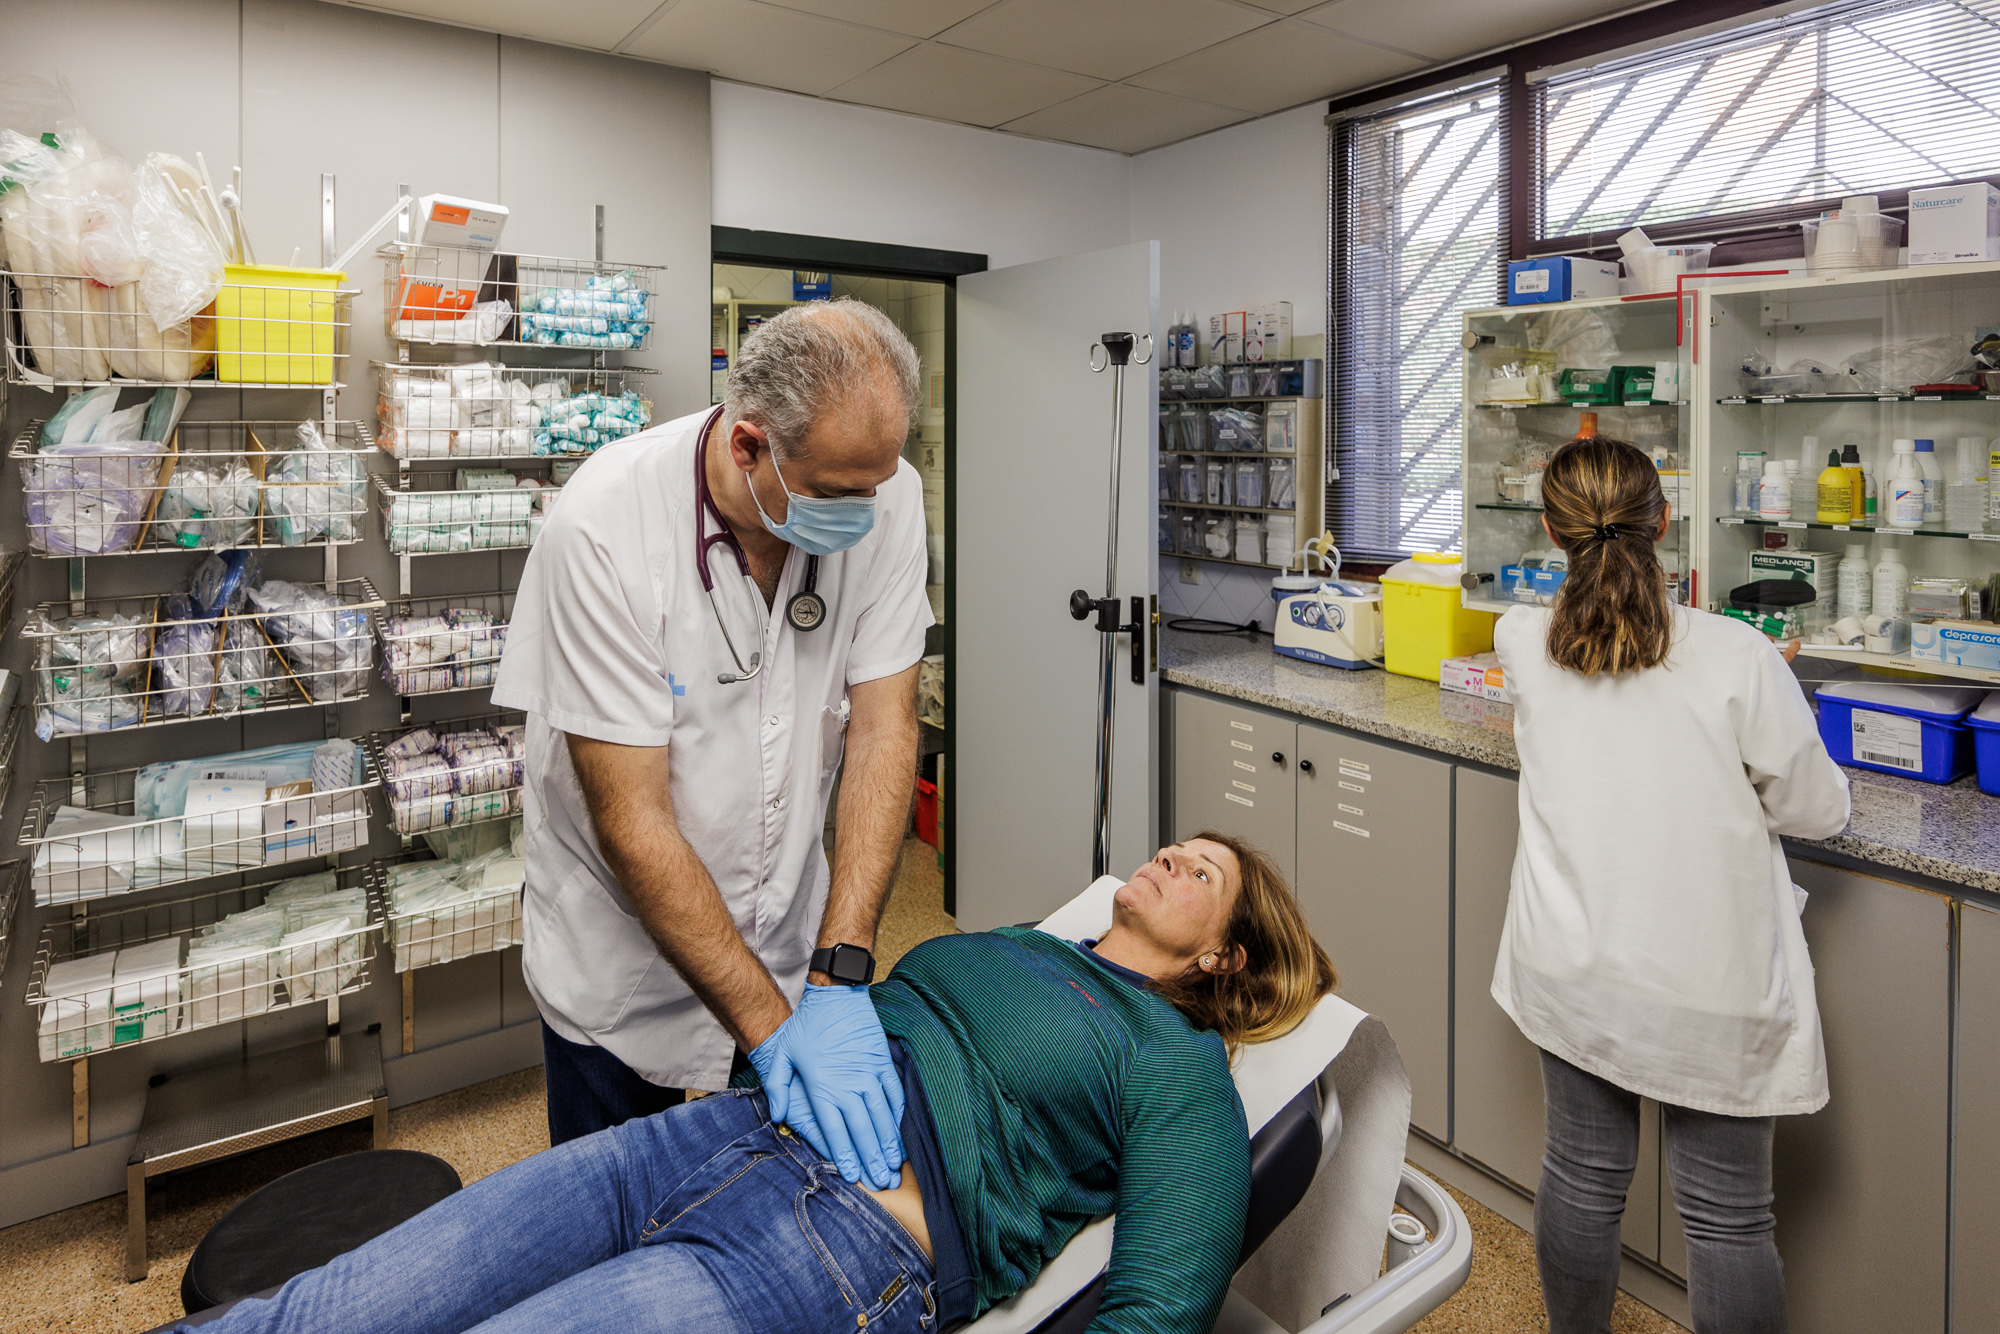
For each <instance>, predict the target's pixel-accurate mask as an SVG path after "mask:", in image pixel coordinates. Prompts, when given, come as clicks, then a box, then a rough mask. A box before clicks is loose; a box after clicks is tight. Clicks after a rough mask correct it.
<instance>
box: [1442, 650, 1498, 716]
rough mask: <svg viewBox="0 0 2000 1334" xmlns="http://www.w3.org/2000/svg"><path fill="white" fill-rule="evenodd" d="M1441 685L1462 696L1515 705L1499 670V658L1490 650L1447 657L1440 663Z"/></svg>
mask: <svg viewBox="0 0 2000 1334" xmlns="http://www.w3.org/2000/svg"><path fill="white" fill-rule="evenodd" d="M1438 684H1439V685H1440V686H1443V687H1444V688H1445V689H1446V690H1450V691H1455V692H1457V693H1458V694H1461V695H1475V696H1478V697H1479V698H1481V699H1490V700H1497V701H1499V702H1500V703H1503V704H1506V703H1511V702H1512V699H1511V697H1510V696H1509V695H1508V694H1507V683H1506V680H1505V678H1504V676H1503V674H1502V673H1501V671H1500V655H1499V654H1498V653H1494V652H1490V651H1489V652H1486V653H1472V654H1468V655H1467V656H1465V657H1463V658H1446V659H1445V660H1444V661H1443V662H1441V663H1439V664H1438Z"/></svg>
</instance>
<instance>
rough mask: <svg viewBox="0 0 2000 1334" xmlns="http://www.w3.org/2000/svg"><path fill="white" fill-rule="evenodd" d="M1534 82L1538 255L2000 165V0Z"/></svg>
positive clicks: (1847, 10)
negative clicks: (1637, 230) (1611, 236)
mask: <svg viewBox="0 0 2000 1334" xmlns="http://www.w3.org/2000/svg"><path fill="white" fill-rule="evenodd" d="M1533 77H1534V76H1532V75H1531V76H1530V78H1531V79H1532V78H1533ZM1534 87H1535V93H1534V96H1535V107H1534V126H1535V163H1536V167H1537V176H1538V181H1537V189H1536V190H1535V191H1534V204H1535V217H1534V222H1533V228H1534V237H1535V240H1536V241H1537V242H1541V241H1546V240H1550V239H1556V238H1560V239H1568V238H1579V237H1585V236H1589V235H1591V234H1593V233H1605V234H1608V233H1616V232H1621V231H1624V230H1625V229H1627V228H1630V227H1634V226H1643V225H1646V224H1670V223H1673V222H1674V221H1676V220H1680V219H1692V218H1712V217H1716V216H1717V215H1736V214H1756V213H1759V212H1764V211H1767V210H1783V209H1786V208H1787V207H1788V206H1789V207H1790V208H1791V209H1792V210H1793V212H1794V215H1796V213H1797V212H1799V211H1801V210H1800V208H1799V206H1802V205H1813V204H1815V203H1816V202H1817V201H1823V200H1838V199H1839V198H1840V197H1842V196H1844V195H1852V194H1876V193H1882V192H1889V191H1900V190H1906V189H1909V188H1911V187H1913V186H1924V185H1937V184H1943V183H1945V182H1948V181H1955V180H1964V179H1966V178H1969V177H1978V176H1985V175H1988V174H1990V173H1993V172H1995V171H1996V170H2000V100H1997V99H2000V0H1888V2H1887V3H1884V0H1867V2H1864V3H1851V2H1850V3H1843V4H1836V5H1825V6H1821V7H1818V8H1815V9H1810V10H1803V11H1800V12H1798V13H1795V14H1792V15H1790V16H1787V17H1785V18H1782V19H1773V20H1769V21H1766V22H1762V23H1757V24H1752V25H1750V26H1748V27H1745V28H1737V29H1734V30H1732V31H1730V32H1727V33H1724V34H1719V35H1715V36H1710V37H1704V38H1700V39H1697V40H1694V41H1690V42H1687V43H1684V44H1681V45H1678V46H1673V47H1668V48H1665V49H1660V50H1654V51H1648V52H1645V53H1644V54H1641V55H1636V56H1632V57H1629V58H1627V59H1623V60H1618V61H1612V62H1608V63H1604V64H1599V65H1595V66H1592V67H1590V68H1588V69H1581V70H1576V71H1573V72H1568V73H1561V74H1556V75H1553V76H1551V77H1548V78H1546V79H1542V80H1541V81H1539V82H1538V83H1536V84H1535V85H1534ZM1807 211H1809V210H1807ZM1595 239H1597V240H1602V239H1603V238H1602V237H1597V238H1595ZM1542 248H1543V247H1540V246H1537V249H1542ZM1554 248H1555V249H1561V248H1563V247H1560V246H1558V247H1554Z"/></svg>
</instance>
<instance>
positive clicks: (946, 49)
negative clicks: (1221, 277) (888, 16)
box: [832, 29, 1317, 127]
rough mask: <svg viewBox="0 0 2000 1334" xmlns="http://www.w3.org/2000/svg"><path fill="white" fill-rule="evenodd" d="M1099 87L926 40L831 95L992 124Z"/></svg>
mask: <svg viewBox="0 0 2000 1334" xmlns="http://www.w3.org/2000/svg"><path fill="white" fill-rule="evenodd" d="M1313 31H1317V30H1316V29H1315V30H1313ZM1095 86H1096V84H1095V83H1094V82H1093V81H1092V80H1090V79H1086V78H1083V77H1081V76H1079V75H1075V74H1066V73H1064V72H1063V71H1061V70H1053V69H1043V68H1041V67H1039V66H1036V65H1023V64H1019V63H1017V62H1015V61H1012V60H1001V59H999V58H998V57H995V56H988V55H982V54H980V53H978V52H976V51H961V50H959V49H958V48H956V47H950V46H936V45H932V44H930V43H925V44H924V45H922V46H918V47H915V48H913V49H911V50H908V51H905V52H904V53H903V54H902V55H900V56H897V57H896V58H895V59H894V60H890V61H886V62H884V63H883V64H881V65H878V66H876V67H875V68H874V69H871V70H869V71H868V72H867V73H866V74H863V75H861V76H860V77H859V78H857V79H853V80H851V81H850V82H847V83H844V84H841V85H840V86H839V87H837V88H835V89H834V90H833V93H832V95H833V96H834V97H837V98H840V99H841V100H842V101H846V102H860V103H863V104H864V105H867V106H871V107H886V108H888V109H889V110H891V111H908V112H910V113H912V114H914V115H918V116H931V117H934V118H936V119H938V120H955V121H960V122H963V123H964V124H967V125H985V126H989V127H990V126H994V125H999V124H1001V123H1002V122H1003V121H1010V120H1016V119H1018V118H1019V117H1022V116H1025V115H1027V114H1028V113H1029V112H1031V111H1040V110H1041V109H1042V108H1043V107H1046V106H1053V105H1054V104H1055V103H1057V102H1062V101H1066V100H1067V99H1069V98H1072V97H1075V96H1077V95H1078V94H1079V93H1086V92H1089V91H1090V90H1091V89H1092V88H1093V87H1095Z"/></svg>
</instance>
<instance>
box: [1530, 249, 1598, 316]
mask: <svg viewBox="0 0 2000 1334" xmlns="http://www.w3.org/2000/svg"><path fill="white" fill-rule="evenodd" d="M1617 295H1618V266H1617V265H1616V264H1613V263H1609V262H1606V261H1604V260H1597V259H1573V258H1571V257H1570V256H1568V255H1551V256H1549V257H1548V258H1546V259H1517V260H1514V261H1512V262H1510V263H1509V264H1508V265H1507V304H1508V305H1510V306H1532V305H1536V304H1538V303H1541V302H1546V301H1580V300H1583V299H1584V298H1586V297H1599V296H1617Z"/></svg>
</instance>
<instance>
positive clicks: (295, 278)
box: [215, 264, 347, 384]
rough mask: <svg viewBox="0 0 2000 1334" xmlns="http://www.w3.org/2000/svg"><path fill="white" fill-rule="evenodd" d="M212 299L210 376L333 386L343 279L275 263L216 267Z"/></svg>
mask: <svg viewBox="0 0 2000 1334" xmlns="http://www.w3.org/2000/svg"><path fill="white" fill-rule="evenodd" d="M223 272H224V275H225V276H224V280H223V288H222V290H221V291H220V292H219V293H217V294H216V298H215V378H216V379H218V380H222V381H225V382H227V383H230V384H332V383H333V352H334V336H335V334H336V332H337V329H338V322H339V309H340V298H339V297H338V296H336V295H335V292H336V289H338V288H339V286H340V283H341V280H342V279H344V278H345V277H346V276H347V275H346V274H344V273H336V272H334V271H332V270H330V269H295V268H289V267H287V266H285V265H281V264H228V265H224V266H223Z"/></svg>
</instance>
